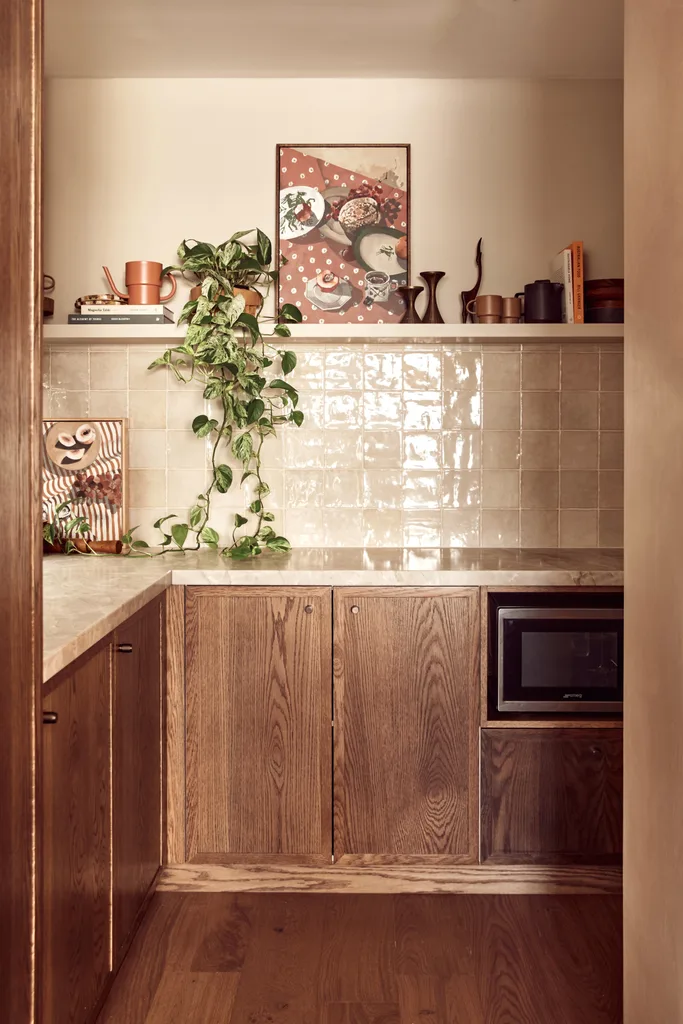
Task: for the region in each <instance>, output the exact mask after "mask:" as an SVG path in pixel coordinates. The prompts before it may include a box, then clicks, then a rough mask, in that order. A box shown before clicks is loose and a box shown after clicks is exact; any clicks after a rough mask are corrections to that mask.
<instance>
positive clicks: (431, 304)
mask: <svg viewBox="0 0 683 1024" xmlns="http://www.w3.org/2000/svg"><path fill="white" fill-rule="evenodd" d="M445 276H446V271H445V270H423V271H421V273H420V277H421V278H422V280H423V281H424V283H425V284H426V285H427V291H428V299H427V309H426V310H425V314H424V316H423V317H422V323H423V324H442V323H443V322H444V319H443V317H442V316H441V313H440V311H439V306H438V303H437V301H436V289H437V286H438V284H439V281H440V280H441V278H442V277H445Z"/></svg>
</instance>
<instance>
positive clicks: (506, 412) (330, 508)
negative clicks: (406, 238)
mask: <svg viewBox="0 0 683 1024" xmlns="http://www.w3.org/2000/svg"><path fill="white" fill-rule="evenodd" d="M293 347H294V348H295V350H296V352H297V356H298V360H299V362H298V366H297V368H296V370H295V371H294V373H293V375H292V377H291V378H290V379H291V380H292V381H293V383H295V385H296V386H297V387H298V388H299V390H300V393H301V403H300V407H301V408H302V409H303V411H304V412H305V414H306V420H305V422H304V425H303V426H302V427H301V428H300V429H297V428H296V427H294V426H288V427H287V428H286V430H285V431H284V432H283V433H284V436H283V437H281V438H278V439H270V440H269V441H268V442H267V443H266V445H265V448H264V453H265V458H264V466H265V467H267V472H266V473H265V474H264V475H265V476H266V479H267V480H268V482H269V484H270V486H271V490H272V495H271V499H270V500H271V507H272V508H273V509H274V511H275V512H276V516H277V521H276V524H275V525H276V527H277V528H278V529H281V530H282V531H283V532H284V533H285V534H286V536H288V537H289V539H290V540H291V541H292V543H293V544H296V545H298V546H301V545H328V546H349V547H357V546H362V545H366V546H380V547H381V546H389V547H397V546H398V547H400V546H418V547H419V546H424V547H439V546H484V547H491V546H495V547H499V546H502V547H558V546H559V547H596V546H601V547H620V546H621V545H622V541H623V511H622V510H623V351H622V346H621V344H620V343H609V344H604V345H597V344H596V345H590V344H582V345H580V346H579V345H576V344H566V345H559V344H554V343H538V342H533V343H532V342H528V343H524V344H522V345H517V344H504V343H502V344H500V345H499V346H496V347H495V348H494V347H492V346H491V345H490V344H488V343H487V344H486V345H484V346H482V345H476V344H472V345H460V346H458V347H449V346H444V345H434V346H433V347H432V346H431V345H424V344H421V345H419V346H418V345H415V346H410V345H405V344H402V343H398V342H397V343H396V345H395V346H393V345H386V344H385V345H381V346H380V345H373V344H370V343H368V344H366V345H359V344H354V345H349V346H332V345H330V344H329V343H327V344H324V345H323V344H320V345H316V344H315V343H307V344H306V345H303V344H300V343H299V344H297V345H296V346H293ZM158 354H159V349H158V348H157V347H153V348H152V347H148V346H140V345H134V346H133V345H131V346H126V345H118V346H106V345H103V344H98V345H94V344H93V345H90V346H88V345H84V346H80V345H79V346H75V345H70V346H68V347H66V346H65V347H64V348H59V347H56V346H55V347H53V348H52V349H48V350H47V351H46V357H45V371H44V387H45V398H46V406H45V412H46V415H51V416H127V417H128V418H129V426H130V433H129V441H130V509H131V512H130V519H131V522H132V524H133V525H135V524H137V523H139V524H141V528H140V530H139V531H138V535H139V536H141V537H144V538H146V539H148V540H153V539H154V531H153V530H152V529H151V523H152V522H153V521H154V520H155V519H156V518H157V517H158V516H160V515H162V514H166V512H167V511H168V512H177V513H179V514H180V515H181V516H184V515H185V513H186V511H187V508H188V506H189V505H190V503H191V502H192V500H193V497H194V496H195V495H196V494H197V493H198V492H199V491H201V490H202V489H203V488H204V486H205V484H206V481H207V464H208V445H207V443H206V441H200V440H198V439H197V438H196V437H195V436H194V435H193V434H192V432H191V430H190V429H189V425H190V423H191V421H192V419H193V418H194V416H196V415H197V414H198V413H199V412H201V411H202V408H203V405H204V403H203V401H202V398H201V396H200V395H199V393H198V391H197V390H196V389H195V388H188V387H186V386H184V385H181V384H178V383H177V382H175V380H174V379H173V377H172V375H171V374H170V373H168V372H167V371H164V370H157V371H153V372H151V371H149V370H147V366H148V364H149V363H150V362H151V361H152V359H153V358H155V357H156V356H157V355H158ZM225 461H229V460H228V459H226V460H225ZM247 499H248V500H252V499H251V498H248V496H245V495H243V494H242V493H241V492H240V491H239V490H238V488H237V487H236V486H234V487H233V489H232V491H231V493H229V494H227V495H218V496H217V498H216V501H215V505H214V507H215V511H214V516H213V520H212V522H213V525H214V526H215V527H216V529H218V530H219V531H220V532H221V534H222V535H226V536H227V533H228V530H229V528H230V526H231V523H232V516H233V515H234V512H235V511H240V512H242V511H243V510H244V508H245V504H246V503H248V501H247Z"/></svg>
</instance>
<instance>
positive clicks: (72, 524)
mask: <svg viewBox="0 0 683 1024" xmlns="http://www.w3.org/2000/svg"><path fill="white" fill-rule="evenodd" d="M90 532H91V531H90V525H89V523H88V521H87V519H84V518H83V516H74V515H73V514H72V512H71V507H70V506H69V504H68V502H66V501H64V502H62V504H61V505H57V507H56V508H55V510H54V513H53V516H52V519H51V520H49V521H47V522H44V523H43V550H47V551H48V552H60V553H63V554H65V555H70V554H73V553H78V554H85V553H86V552H90V551H91V548H90V546H89V544H88V540H87V535H88V534H89V533H90Z"/></svg>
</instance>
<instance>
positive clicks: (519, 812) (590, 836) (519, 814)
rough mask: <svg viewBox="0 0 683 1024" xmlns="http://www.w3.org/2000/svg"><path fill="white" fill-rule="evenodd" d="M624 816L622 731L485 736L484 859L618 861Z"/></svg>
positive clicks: (496, 733) (506, 732)
mask: <svg viewBox="0 0 683 1024" xmlns="http://www.w3.org/2000/svg"><path fill="white" fill-rule="evenodd" d="M622 814H623V740H622V732H621V730H620V729H484V730H482V741H481V859H482V861H489V862H491V861H493V862H495V863H500V864H530V863H531V864H577V863H578V864H581V863H583V864H615V863H619V861H620V860H621V850H622Z"/></svg>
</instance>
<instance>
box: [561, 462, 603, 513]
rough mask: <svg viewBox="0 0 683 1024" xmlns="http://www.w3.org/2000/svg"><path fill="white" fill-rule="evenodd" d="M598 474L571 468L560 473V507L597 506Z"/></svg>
mask: <svg viewBox="0 0 683 1024" xmlns="http://www.w3.org/2000/svg"><path fill="white" fill-rule="evenodd" d="M597 507H598V474H597V473H596V472H595V470H585V469H570V470H563V471H562V472H561V473H560V508H597Z"/></svg>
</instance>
